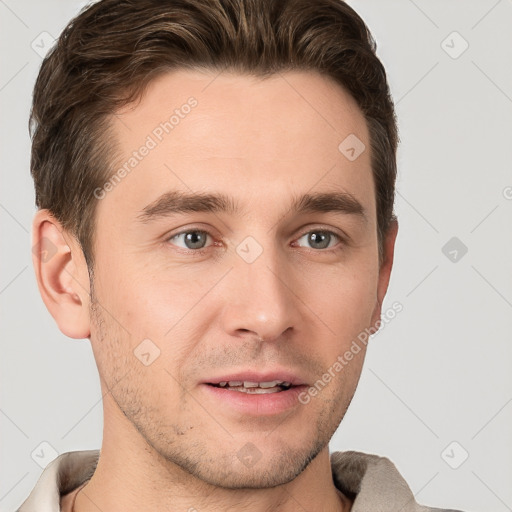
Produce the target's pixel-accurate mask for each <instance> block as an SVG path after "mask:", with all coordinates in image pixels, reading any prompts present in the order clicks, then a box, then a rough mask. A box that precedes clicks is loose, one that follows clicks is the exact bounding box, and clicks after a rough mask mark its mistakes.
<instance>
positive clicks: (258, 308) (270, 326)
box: [222, 247, 301, 341]
mask: <svg viewBox="0 0 512 512" xmlns="http://www.w3.org/2000/svg"><path fill="white" fill-rule="evenodd" d="M294 281H295V280H294V274H293V269H292V268H290V267H289V262H288V264H287V262H286V257H285V255H283V254H279V252H278V251H277V250H272V249H270V248H268V247H267V248H265V249H264V250H263V252H262V253H261V254H260V255H259V256H258V257H257V258H256V260H254V261H252V262H248V261H246V260H244V258H243V257H241V256H239V254H235V255H234V268H233V270H232V271H231V272H230V275H229V279H228V280H227V281H226V283H225V284H224V289H223V292H222V293H223V294H224V293H225V294H226V295H225V296H224V297H225V304H224V308H223V312H222V325H223V329H224V332H226V333H227V334H229V335H230V336H233V337H238V338H240V337H246V338H254V337H255V336H256V337H258V338H259V339H260V340H263V341H280V340H283V339H284V337H285V336H289V335H290V334H291V332H292V331H293V330H297V328H298V326H299V321H300V318H301V314H300V310H299V308H300V304H301V302H300V300H299V298H298V296H297V294H296V293H297V292H296V290H294V288H296V286H297V285H296V283H295V282H294Z"/></svg>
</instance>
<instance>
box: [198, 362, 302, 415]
mask: <svg viewBox="0 0 512 512" xmlns="http://www.w3.org/2000/svg"><path fill="white" fill-rule="evenodd" d="M201 384H202V389H203V390H204V392H205V393H206V396H207V397H208V399H209V400H212V401H213V402H212V403H214V404H215V407H218V410H219V412H220V411H221V410H222V411H227V413H228V414H230V413H233V412H235V413H236V414H237V415H242V416H248V415H250V416H251V417H253V418H255V417H267V418H269V417H271V416H274V415H277V414H281V413H284V412H288V413H289V412H290V411H291V410H293V409H295V410H297V411H299V409H297V407H298V406H299V405H300V403H301V402H300V400H299V398H300V394H301V393H303V392H304V391H306V390H307V388H308V385H307V384H306V381H305V380H303V379H302V378H301V377H298V375H297V374H296V373H293V372H292V371H290V370H287V369H286V368H275V369H274V370H273V371H266V372H255V371H253V370H239V371H238V372H233V373H229V374H226V373H225V374H224V375H219V376H218V377H211V378H208V379H207V380H206V381H203V382H202V383H201Z"/></svg>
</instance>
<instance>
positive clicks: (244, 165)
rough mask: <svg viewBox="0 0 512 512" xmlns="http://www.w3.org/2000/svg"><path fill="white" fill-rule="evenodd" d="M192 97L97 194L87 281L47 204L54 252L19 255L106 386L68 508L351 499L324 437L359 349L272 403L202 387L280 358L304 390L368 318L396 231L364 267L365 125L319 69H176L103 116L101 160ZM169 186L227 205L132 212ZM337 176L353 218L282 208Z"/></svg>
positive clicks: (320, 507)
mask: <svg viewBox="0 0 512 512" xmlns="http://www.w3.org/2000/svg"><path fill="white" fill-rule="evenodd" d="M191 96H193V97H194V98H196V99H197V102H198V104H197V106H196V107H194V108H193V109H192V110H191V112H190V113H189V114H187V115H186V116H185V117H184V118H183V119H180V122H179V124H178V125H177V126H176V127H175V128H174V129H173V131H172V133H171V134H169V135H166V136H165V137H164V138H163V139H162V141H161V142H160V143H159V144H158V145H157V147H156V148H154V149H152V150H151V151H150V152H149V154H148V155H147V156H146V157H145V158H144V159H142V160H141V161H140V163H138V165H137V167H136V168H134V169H133V170H132V171H131V172H130V173H129V174H128V175H127V176H125V177H124V178H123V179H122V181H121V182H120V183H119V184H117V185H116V186H115V187H114V188H113V189H112V190H110V191H109V192H108V193H107V194H105V197H104V198H103V199H101V200H99V201H98V203H97V212H96V218H97V224H96V232H95V244H94V255H95V266H94V282H93V285H94V287H93V289H92V290H91V286H90V282H89V276H88V272H87V267H86V264H85V260H84V258H83V254H82V252H81V250H80V246H79V245H78V244H77V242H76V240H75V239H74V238H73V237H72V236H71V235H70V234H69V233H67V232H66V231H64V230H63V229H62V227H61V226H60V224H59V223H58V222H57V221H56V220H55V219H54V218H53V217H52V216H51V215H50V214H49V212H48V211H46V210H41V211H39V212H38V213H37V214H36V216H35V218H34V224H33V237H34V238H33V242H34V243H37V242H38V241H40V240H41V239H42V238H43V237H45V238H47V239H49V240H51V242H52V243H53V244H54V245H55V246H56V247H57V249H58V250H57V253H56V254H55V255H54V256H53V257H52V258H51V259H49V261H47V262H42V261H41V260H39V259H38V258H34V264H35V268H36V275H37V279H38V284H39V289H40V291H41V295H42V297H43V300H44V301H45V304H46V305H47V307H48V309H49V311H50V313H51V314H52V316H53V317H54V318H55V320H56V322H57V323H58V325H59V328H60V329H61V330H62V332H63V333H64V334H66V335H68V336H70V337H72V338H86V337H87V338H89V339H90V341H91V346H92V349H93V352H94V357H95V360H96V363H97V366H98V370H99V375H100V382H101V388H102V391H103V395H104V396H103V407H104V433H103V434H104V435H103V443H102V449H101V456H100V459H99V463H98V467H97V469H96V472H95V474H94V476H93V477H92V479H91V480H90V481H89V482H88V484H87V485H86V486H85V487H84V488H83V489H82V491H81V492H80V493H79V494H78V497H77V499H76V503H75V510H76V511H80V512H89V511H97V510H98V508H99V509H101V510H105V511H106V510H109V511H110V512H114V511H123V512H130V511H138V510H166V511H169V512H171V511H178V510H180V511H183V510H193V508H195V509H197V510H201V511H206V510H207V511H220V510H222V511H226V510H251V511H258V512H263V511H270V510H275V511H277V510H279V511H283V512H285V511H292V510H297V507H298V504H300V507H302V508H303V509H304V510H315V511H335V510H336V511H340V510H343V511H344V510H350V506H351V503H350V500H349V499H348V498H347V497H345V496H343V495H342V494H341V493H340V492H339V491H337V490H336V488H335V486H334V484H333V482H332V478H331V469H330V461H329V447H328V443H329V440H330V439H331V437H332V435H333V434H334V432H335V430H336V428H337V427H338V425H339V423H340V422H341V420H342V418H343V416H344V414H345V411H346V409H347V407H348V405H349V403H350V401H351V399H352V396H353V394H354V392H355V389H356V386H357V383H358V380H359V376H360V373H361V369H362V364H363V360H364V354H365V350H364V347H363V350H361V352H359V354H358V355H356V356H355V357H354V359H353V360H352V361H350V364H348V365H347V366H346V367H344V369H343V371H341V372H339V373H337V374H336V377H335V378H333V379H332V380H331V382H329V384H328V385H327V386H325V387H324V388H323V389H322V390H321V391H320V392H319V393H318V394H317V395H316V396H314V397H311V400H310V402H309V403H308V404H307V405H301V404H299V403H297V404H296V405H294V406H293V407H292V408H291V409H289V410H287V411H286V412H285V413H279V414H275V415H270V416H266V417H263V416H258V415H255V414H240V413H238V412H236V411H234V410H233V409H232V408H231V407H230V406H229V405H227V404H225V403H224V402H223V401H222V400H220V399H212V398H211V397H210V396H209V395H208V394H207V393H206V391H205V389H204V385H203V384H202V382H203V381H204V380H205V379H206V378H207V377H213V376H219V375H222V374H226V373H229V372H232V371H237V370H239V369H246V368H251V369H254V370H261V371H265V370H271V369H274V368H275V367H277V366H280V367H286V368H289V369H291V370H292V371H294V372H295V373H297V374H299V375H300V376H301V377H303V379H304V380H306V382H307V383H308V384H310V385H313V384H314V383H315V382H316V381H317V380H318V379H319V378H320V377H321V376H322V374H323V373H324V372H325V371H326V370H327V369H328V368H329V367H331V366H332V365H333V363H334V362H335V361H336V359H337V357H338V356H339V355H341V354H343V353H344V352H345V351H346V350H348V349H349V347H350V344H351V342H352V340H354V339H355V338H356V337H357V335H358V334H359V333H360V332H362V331H364V330H365V328H369V327H371V326H372V325H374V324H375V322H377V321H378V320H379V318H380V313H381V303H382V300H383V298H384V296H385V293H386V290H387V286H388V282H389V277H390V272H391V267H392V262H393V252H394V243H395V238H396V234H397V229H398V227H397V224H396V223H394V224H393V225H392V227H391V229H390V231H389V233H388V235H387V237H386V239H385V244H384V259H383V261H382V263H379V259H378V245H377V220H376V208H375V194H374V186H373V177H372V172H371V167H370V152H369V150H366V151H364V152H363V153H362V154H361V155H360V156H359V157H358V158H357V159H356V160H355V161H349V160H348V159H347V158H346V157H345V156H344V155H343V154H342V153H341V152H340V151H339V150H338V145H339V144H340V142H341V141H342V140H344V139H345V137H347V135H349V134H355V135H356V136H357V137H358V138H359V139H360V140H361V141H363V143H364V144H365V145H366V147H367V148H369V147H370V145H369V139H368V130H367V126H366V122H365V120H364V117H363V115H362V113H361V111H360V110H359V108H358V107H357V105H356V103H355V101H354V100H353V99H352V97H351V96H350V95H348V94H347V93H346V92H345V91H344V90H342V89H341V88H340V87H339V86H338V85H336V84H334V83H333V82H331V81H330V80H329V79H327V78H325V77H323V76H321V75H319V74H316V73H309V72H287V73H285V74H282V75H274V76H272V77H270V78H268V79H266V80H261V79H256V78H254V77H249V76H242V75H237V74H229V73H222V74H220V75H218V76H217V73H213V72H208V71H199V70H196V71H190V70H188V71H185V70H179V71H173V72H171V73H167V74H165V75H163V76H160V77H159V78H158V79H156V80H154V81H153V82H152V83H151V84H150V86H149V88H148V89H147V91H146V93H145V94H144V96H143V98H142V101H141V102H140V103H137V104H134V105H129V106H126V107H124V108H123V109H122V110H121V111H119V112H118V113H117V114H118V115H117V116H115V117H113V118H112V133H113V134H114V136H115V139H116V141H117V146H118V147H117V151H116V164H117V165H119V166H121V165H122V164H123V162H125V161H126V160H127V159H128V158H129V157H130V155H131V154H132V152H133V151H134V150H135V149H137V148H139V147H140V146H141V145H142V144H144V141H145V140H146V138H147V136H148V135H149V134H151V133H152V131H153V130H154V129H155V127H156V126H157V125H158V124H159V123H160V122H162V121H164V120H166V119H168V118H169V117H170V115H171V114H172V113H173V110H174V109H176V108H179V107H180V106H181V105H183V104H184V103H185V102H186V101H187V99H188V98H189V97H191ZM170 190H179V191H183V192H203V193H205V192H208V193H218V192H222V193H224V194H226V195H229V196H232V198H233V199H234V200H237V201H238V202H239V203H240V206H241V208H242V210H241V212H240V213H239V214H236V215H235V214H230V213H226V212H217V213H211V212H189V213H180V214H174V215H170V216H166V217H162V218H158V219H155V220H154V221H150V222H145V223H143V222H140V220H138V215H139V214H140V212H141V211H142V210H143V208H144V207H146V206H147V205H149V204H151V203H152V202H154V201H155V200H156V199H157V198H158V197H159V196H160V195H161V194H162V193H163V192H166V191H170ZM334 190H336V191H343V192H346V193H348V194H350V195H351V196H352V197H353V198H356V199H357V201H359V202H360V203H361V205H362V206H363V207H364V211H365V216H366V218H365V219H363V218H362V217H361V216H357V215H352V214H340V213H335V212H313V213H305V214H301V215H296V214H294V212H293V211H291V210H290V205H291V202H292V199H293V198H294V197H296V196H298V195H301V194H304V193H311V192H332V191H334ZM184 230H188V231H192V232H197V230H204V231H207V232H208V234H209V236H208V237H206V238H205V239H204V240H205V241H204V251H205V252H203V253H201V254H200V255H196V253H193V251H194V250H196V251H197V249H194V248H192V249H191V248H189V247H190V245H188V246H187V243H186V240H185V237H184V236H183V235H182V236H178V237H175V235H176V234H177V233H178V232H182V231H184ZM319 231H320V232H325V231H330V232H332V233H334V235H332V238H331V239H329V240H330V241H329V246H328V247H327V248H319V246H318V245H314V244H312V242H311V240H309V239H308V236H307V235H308V233H311V232H315V233H318V232H319ZM335 235H340V237H341V236H343V237H344V238H343V239H342V238H339V239H338V238H337V237H336V236H335ZM247 236H251V237H253V238H254V239H255V240H256V241H257V243H258V244H259V246H260V247H261V248H262V251H263V252H262V253H261V254H260V256H259V257H258V258H257V259H256V260H255V261H254V262H252V263H248V262H247V261H245V260H244V259H243V258H241V257H240V256H239V254H238V253H237V252H236V248H237V246H238V244H240V243H241V242H242V241H243V240H244V239H245V238H246V237H247ZM173 237H174V238H173ZM91 291H92V292H93V293H92V294H91ZM144 339H149V340H151V342H152V343H153V344H154V346H155V347H158V349H159V350H160V355H159V357H157V358H156V359H155V360H154V362H152V363H151V364H150V365H148V366H146V365H144V364H142V363H141V361H140V360H139V359H138V358H137V357H135V355H134V350H135V349H136V348H137V347H138V346H139V344H140V343H141V341H142V340H144ZM247 443H252V444H253V445H254V446H255V447H256V448H257V450H258V451H259V453H260V454H261V457H260V459H259V460H258V461H257V463H255V464H254V465H252V466H251V467H248V466H246V465H244V464H243V463H242V461H241V460H240V459H239V457H238V456H237V454H238V452H239V451H240V450H241V449H242V448H243V447H244V446H246V445H247ZM192 507H193V508H192Z"/></svg>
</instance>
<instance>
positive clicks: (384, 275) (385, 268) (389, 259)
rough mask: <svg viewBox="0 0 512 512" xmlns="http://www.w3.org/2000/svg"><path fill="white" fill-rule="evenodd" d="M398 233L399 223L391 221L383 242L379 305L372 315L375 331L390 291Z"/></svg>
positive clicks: (378, 291)
mask: <svg viewBox="0 0 512 512" xmlns="http://www.w3.org/2000/svg"><path fill="white" fill-rule="evenodd" d="M397 233H398V221H397V220H396V219H395V220H393V221H391V224H390V226H389V229H388V232H387V234H386V236H385V238H384V241H383V244H382V245H383V247H382V249H383V255H382V263H381V265H380V269H379V281H378V284H377V304H376V305H375V309H374V310H373V313H372V323H371V326H372V328H374V329H375V330H377V331H378V330H379V329H378V328H377V327H376V324H377V323H380V316H381V313H382V302H383V301H384V297H385V295H386V292H387V290H388V285H389V278H390V277H391V269H392V267H393V258H394V256H395V241H396V235H397Z"/></svg>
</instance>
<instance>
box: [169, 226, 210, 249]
mask: <svg viewBox="0 0 512 512" xmlns="http://www.w3.org/2000/svg"><path fill="white" fill-rule="evenodd" d="M209 236H210V234H209V233H208V232H206V231H201V230H198V229H191V230H189V231H182V232H181V233H177V234H176V235H173V236H171V237H170V238H168V241H169V242H173V241H179V243H174V242H173V243H174V245H177V246H178V247H181V248H182V249H188V250H192V251H193V250H196V251H197V250H200V249H203V248H204V247H205V244H206V240H207V239H208V237H209Z"/></svg>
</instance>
